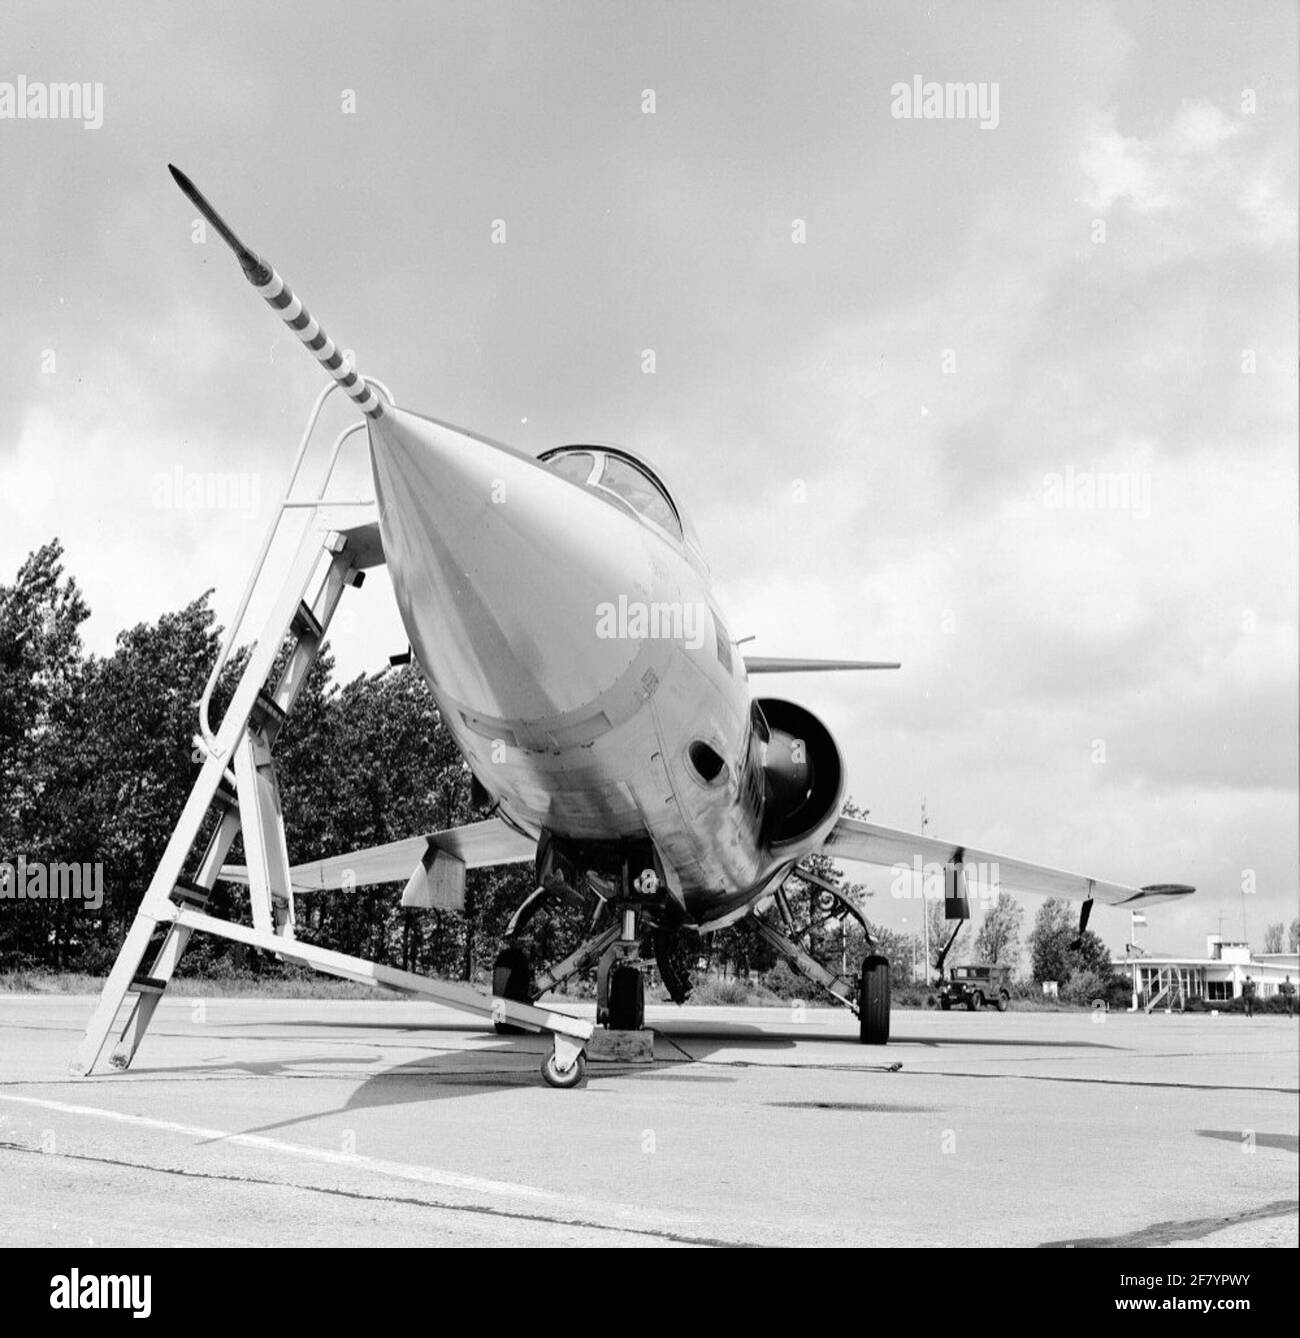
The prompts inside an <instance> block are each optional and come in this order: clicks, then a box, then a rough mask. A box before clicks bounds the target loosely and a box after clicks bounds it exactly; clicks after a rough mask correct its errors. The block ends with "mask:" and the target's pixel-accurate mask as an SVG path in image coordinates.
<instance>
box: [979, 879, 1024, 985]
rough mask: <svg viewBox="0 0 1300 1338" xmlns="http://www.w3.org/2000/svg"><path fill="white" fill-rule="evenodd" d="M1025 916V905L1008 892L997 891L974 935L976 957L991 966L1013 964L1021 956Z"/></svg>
mask: <svg viewBox="0 0 1300 1338" xmlns="http://www.w3.org/2000/svg"><path fill="white" fill-rule="evenodd" d="M1024 918H1025V911H1024V907H1023V906H1021V904H1020V903H1019V902H1018V901H1017V900H1016V899H1015V898H1014V897H1013V896H1011V894H1010V893H1008V892H999V893H998V899H997V900H996V901H995V902H994V903H993V905H992V906H990V907H989V909H988V911H987V912H985V915H984V920H983V922H982V923H981V925H980V929H979V934H978V935H977V936H976V938H975V957H976V959H977V960H978V961H980V962H988V963H989V964H990V965H991V966H999V965H1001V966H1011V967H1014V966H1015V965H1016V962H1017V961H1018V960H1019V957H1020V929H1021V926H1022V925H1023V923H1024Z"/></svg>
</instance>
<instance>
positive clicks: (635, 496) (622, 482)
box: [538, 445, 698, 547]
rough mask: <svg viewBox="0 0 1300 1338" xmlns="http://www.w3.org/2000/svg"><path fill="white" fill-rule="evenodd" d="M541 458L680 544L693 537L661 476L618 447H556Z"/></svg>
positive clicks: (566, 476)
mask: <svg viewBox="0 0 1300 1338" xmlns="http://www.w3.org/2000/svg"><path fill="white" fill-rule="evenodd" d="M538 459H539V460H541V461H542V463H543V464H547V465H550V467H551V468H552V469H553V470H555V472H556V473H557V474H560V475H562V476H563V477H564V478H566V479H568V480H569V481H570V482H571V483H576V484H578V485H579V486H580V487H583V488H586V489H587V490H588V491H589V492H594V493H595V494H596V495H597V496H598V497H602V498H604V500H605V501H607V502H609V503H610V504H611V505H613V506H617V507H620V508H626V509H627V510H629V511H631V512H633V513H634V514H635V515H637V516H640V517H641V519H642V520H647V521H649V522H650V523H651V524H652V525H655V526H657V527H658V528H659V529H661V530H663V531H664V532H665V533H666V534H667V535H668V536H669V537H670V538H673V539H676V540H677V541H678V542H679V543H682V542H689V543H691V544H692V546H693V547H698V545H696V544H695V540H694V535H692V534H691V533H690V529H689V526H688V525H686V524H684V522H683V517H682V515H681V512H680V511H678V509H677V506H676V503H674V501H673V499H672V497H671V496H670V495H669V493H668V489H667V488H665V487H664V485H663V483H662V482H661V481H660V479H659V477H658V475H657V474H655V472H654V471H653V470H652V469H651V468H650V467H649V465H647V464H646V463H645V462H644V461H642V460H638V459H637V458H636V456H634V455H633V454H632V453H631V452H630V451H625V450H623V449H621V448H620V447H617V446H586V445H583V446H556V447H554V448H552V449H551V450H549V451H543V452H542V454H541V455H540V456H538Z"/></svg>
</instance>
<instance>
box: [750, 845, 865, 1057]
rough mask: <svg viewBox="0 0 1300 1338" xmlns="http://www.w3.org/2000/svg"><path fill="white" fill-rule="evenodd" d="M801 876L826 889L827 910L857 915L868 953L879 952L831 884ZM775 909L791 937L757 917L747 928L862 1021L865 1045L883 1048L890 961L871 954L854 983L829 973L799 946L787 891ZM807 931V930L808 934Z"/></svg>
mask: <svg viewBox="0 0 1300 1338" xmlns="http://www.w3.org/2000/svg"><path fill="white" fill-rule="evenodd" d="M795 874H796V877H799V878H801V879H804V880H805V881H808V882H812V883H814V884H815V886H817V887H819V888H820V889H821V899H822V900H824V901H826V905H827V908H828V909H836V908H838V909H839V911H840V913H841V914H848V915H852V916H853V918H854V919H856V920H857V921H858V923H859V924H860V925H861V926H862V929H863V932H864V933H865V934H866V936H867V945H868V948H874V947H875V943H874V941H873V939H872V937H871V930H870V929H869V928H868V927H867V922H866V920H865V918H864V917H863V915H862V913H861V912H860V911H859V910H858V908H857V907H856V906H854V905H853V903H852V902H850V901H848V900H847V899H846V898H845V897H843V896H842V895H841V894H840V892H839V890H838V889H837V888H835V887H834V886H833V885H832V884H829V883H824V882H822V881H821V880H820V879H817V878H815V877H812V876H809V875H807V874H806V873H805V871H804V870H802V869H798V870H796V871H795ZM776 906H777V910H778V911H779V912H780V915H781V919H782V920H783V921H784V922H785V927H786V929H787V931H788V933H789V935H790V936H787V934H783V933H782V932H781V931H780V930H779V929H777V927H776V926H775V925H774V924H772V923H771V922H769V921H768V920H765V919H763V918H762V917H761V916H758V915H754V916H752V917H751V918H750V919H749V920H748V921H747V922H746V923H748V924H750V925H751V926H753V928H754V929H755V930H756V931H757V932H758V934H759V935H760V936H761V937H762V938H763V939H764V940H765V941H766V942H767V943H768V944H769V945H770V946H771V947H773V948H775V949H776V951H777V952H778V953H779V954H780V955H781V956H782V957H783V958H784V959H785V960H786V961H787V962H789V964H790V966H791V967H792V968H793V969H794V970H795V971H797V972H798V973H799V974H800V975H801V976H803V977H804V978H805V979H807V980H810V981H812V983H813V984H814V985H816V986H817V987H818V988H819V989H822V990H824V991H825V992H826V993H827V994H829V995H830V996H831V998H832V999H834V1000H835V1001H836V1002H837V1003H841V1004H843V1005H844V1007H845V1008H848V1009H850V1010H851V1011H852V1012H854V1013H856V1014H857V1017H858V1039H859V1040H860V1041H861V1043H862V1044H863V1045H884V1044H886V1043H887V1042H888V1040H889V1007H890V996H889V960H888V958H886V957H883V956H881V955H880V954H879V953H877V952H871V953H870V955H869V956H868V957H867V959H866V961H865V962H863V964H862V974H861V976H860V977H859V978H858V979H857V980H856V981H855V980H853V979H852V978H851V977H846V976H843V975H837V974H835V973H834V972H833V971H828V970H827V969H826V968H825V967H824V966H823V965H822V964H821V963H820V962H819V961H818V960H817V959H816V958H815V957H814V956H812V954H811V953H809V952H807V951H806V950H805V949H804V948H803V947H801V946H800V944H799V943H797V942H796V941H795V938H794V937H793V936H794V935H796V934H798V933H799V932H801V931H799V930H797V929H796V926H795V921H794V914H793V912H792V911H791V909H790V903H789V901H788V899H787V898H786V895H785V892H784V891H783V890H782V889H780V888H778V889H777V892H776ZM807 928H808V926H805V927H804V930H805V931H806V930H807Z"/></svg>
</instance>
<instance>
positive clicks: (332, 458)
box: [199, 377, 393, 751]
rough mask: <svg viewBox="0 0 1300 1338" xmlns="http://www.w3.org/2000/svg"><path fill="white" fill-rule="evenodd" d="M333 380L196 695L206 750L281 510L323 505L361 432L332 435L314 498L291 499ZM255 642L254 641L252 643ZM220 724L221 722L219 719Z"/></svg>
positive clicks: (388, 395)
mask: <svg viewBox="0 0 1300 1338" xmlns="http://www.w3.org/2000/svg"><path fill="white" fill-rule="evenodd" d="M364 380H365V381H366V383H367V384H368V385H373V386H375V387H376V388H377V389H378V390H379V391H380V392H381V393H382V394H383V395H384V397H385V399H387V400H388V402H389V404H392V403H393V395H392V392H391V391H390V390H389V389H388V387H387V386H386V385H385V384H384V383H383V382H382V381H380V380H378V379H376V378H374V377H365V378H364ZM339 388H340V387H339V384H338V382H337V381H333V382H331V383H330V384H329V385H327V386H326V387H324V389H323V390H322V391H321V392H320V394H319V395H317V396H316V401H315V403H314V404H313V405H312V408H311V412H310V413H309V414H308V415H307V425H306V427H305V428H304V429H303V434H302V437H301V439H300V440H299V442H298V449H297V452H296V453H295V455H294V460H293V466H292V468H291V469H290V471H289V481H288V483H287V484H286V485H285V489H284V494H283V496H282V497H281V498H280V502H279V504H278V505H277V507H276V509H275V513H274V514H273V515H272V517H271V519H270V521H269V522H268V524H267V528H266V533H265V534H264V535H263V537H262V543H261V547H260V548H259V549H258V552H257V557H256V558H255V559H254V560H253V566H252V569H251V571H250V572H249V576H248V580H247V581H246V582H245V584H244V591H243V594H242V595H241V596H240V598H239V603H238V604H237V605H236V607H235V614H234V617H233V618H232V619H231V620H230V626H229V627H228V628H227V629H226V631H225V634H224V635H223V636H222V638H221V645H220V647H219V648H218V651H217V658H216V660H215V662H214V663H213V666H212V672H211V673H210V674H209V675H208V681H207V683H206V684H204V687H203V695H202V696H201V697H200V698H199V733H200V735H201V737H202V740H203V743H204V745H205V746H206V747H207V748H208V749H209V750H210V751H215V750H216V747H217V741H216V740H217V733H218V730H219V728H220V727H218V729H217V730H214V729H213V727H212V723H211V711H212V694H213V692H215V691H216V687H217V683H218V681H219V680H220V678H221V675H222V673H223V672H224V670H225V668H226V665H227V663H228V662H229V659H230V655H231V652H232V651H233V650H234V648H235V645H236V642H237V640H238V637H239V633H240V632H241V630H242V629H243V625H244V619H245V617H246V616H247V614H248V606H249V604H250V603H251V602H252V598H253V594H254V592H255V591H256V589H257V586H258V582H259V581H260V580H261V578H262V573H263V570H264V568H265V566H266V559H267V556H268V554H269V553H270V551H271V545H272V544H273V543H274V542H275V537H276V535H277V534H278V533H279V530H280V523H281V521H282V520H283V519H284V516H285V513H286V512H287V511H291V510H301V509H311V510H316V509H318V508H319V507H320V506H322V505H324V504H325V492H326V490H327V489H328V488H329V485H330V481H331V479H332V478H333V476H334V469H335V466H336V465H337V464H338V460H339V455H340V453H341V451H342V449H343V444H344V442H345V441H347V440H348V439H349V438H350V437H351V436H352V435H353V434H354V433H356V432H359V431H361V430H362V429H364V427H365V423H364V422H361V423H354V424H352V425H351V426H349V427H347V428H345V429H344V430H343V431H342V432H340V433H339V435H338V436H337V437H336V438H335V441H334V445H333V448H332V449H331V451H330V455H329V460H328V464H327V467H326V470H325V474H324V477H323V478H322V479H321V482H320V485H319V486H318V487H317V489H316V494H315V496H314V497H308V498H305V499H303V500H301V501H294V500H293V490H294V487H295V486H296V484H297V482H298V475H299V473H300V472H301V471H302V466H303V462H304V461H305V460H306V457H307V450H308V447H309V446H310V444H311V438H312V434H313V433H314V432H315V430H316V424H317V422H318V421H319V420H320V415H321V411H322V410H323V409H324V407H325V401H326V400H327V399H328V398H329V397H330V395H332V394H333V393H334V392H335V391H336V390H338V389H339ZM329 505H331V506H338V505H362V503H346V502H331V503H329ZM254 645H256V643H254ZM223 723H224V722H223Z"/></svg>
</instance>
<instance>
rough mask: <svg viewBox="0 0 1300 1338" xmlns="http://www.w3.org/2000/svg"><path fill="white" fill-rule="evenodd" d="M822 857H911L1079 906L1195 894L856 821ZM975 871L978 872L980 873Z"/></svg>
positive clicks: (907, 860)
mask: <svg viewBox="0 0 1300 1338" xmlns="http://www.w3.org/2000/svg"><path fill="white" fill-rule="evenodd" d="M822 853H823V854H825V855H830V856H831V857H832V858H835V859H845V860H850V861H853V862H855V863H859V864H877V865H882V866H884V867H886V868H892V867H893V866H895V865H900V864H901V865H904V866H906V867H908V868H912V867H914V860H915V859H916V857H917V856H919V857H920V860H921V863H922V865H926V864H938V865H947V864H950V863H957V862H959V861H960V862H961V863H962V864H963V865H964V866H966V868H967V878H968V881H971V882H974V881H976V875H977V873H983V874H985V875H986V876H985V877H983V878H980V879H979V881H980V882H981V883H987V882H988V881H989V880H990V879H992V880H996V886H997V887H999V888H1004V889H1006V890H1007V891H1016V892H1033V893H1037V894H1038V895H1040V896H1045V897H1071V898H1074V899H1076V900H1084V901H1086V900H1089V899H1095V900H1097V901H1100V902H1103V903H1104V904H1105V905H1107V906H1127V905H1132V904H1136V903H1139V902H1140V903H1141V904H1143V905H1149V904H1151V903H1153V902H1157V901H1173V900H1176V899H1177V898H1179V897H1185V896H1188V895H1190V894H1191V893H1192V892H1194V891H1195V890H1196V889H1195V888H1192V887H1188V886H1187V885H1186V884H1185V883H1153V884H1151V885H1149V886H1147V887H1129V886H1127V885H1126V884H1124V883H1111V882H1107V881H1106V880H1105V879H1102V878H1089V877H1088V876H1087V875H1086V874H1081V873H1067V872H1066V871H1065V870H1063V869H1053V868H1050V867H1049V866H1047V865H1043V864H1030V863H1028V862H1027V861H1025V860H1021V859H1011V858H1009V857H1008V856H1006V855H995V854H993V853H991V852H990V851H987V850H980V849H978V848H976V847H975V846H963V845H959V844H958V843H957V842H955V841H943V840H940V839H939V838H938V837H934V836H919V835H916V834H915V833H913V832H902V831H897V830H896V829H895V828H893V827H879V826H877V825H876V824H875V823H874V822H862V821H861V820H860V819H858V818H841V819H840V820H839V822H837V823H836V824H835V827H834V828H833V829H832V831H831V834H830V836H829V837H828V838H827V840H826V844H825V845H824V846H823V847H822ZM972 866H975V867H972ZM978 866H983V869H982V870H981V869H979V867H978Z"/></svg>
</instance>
